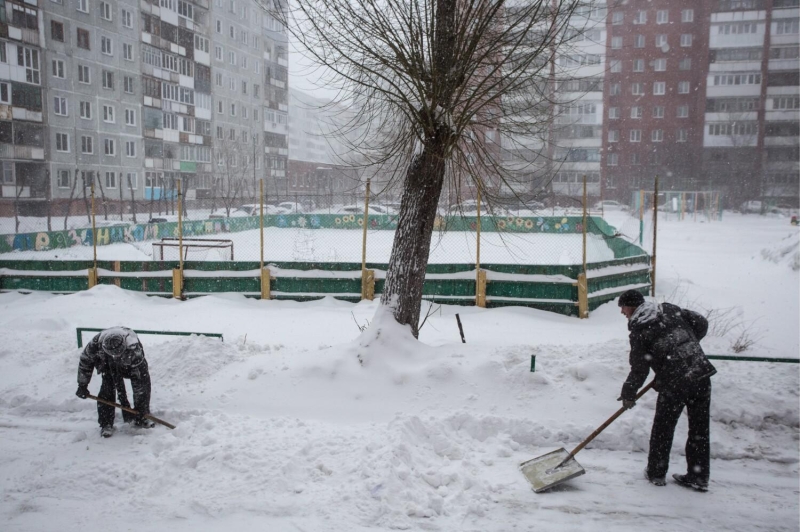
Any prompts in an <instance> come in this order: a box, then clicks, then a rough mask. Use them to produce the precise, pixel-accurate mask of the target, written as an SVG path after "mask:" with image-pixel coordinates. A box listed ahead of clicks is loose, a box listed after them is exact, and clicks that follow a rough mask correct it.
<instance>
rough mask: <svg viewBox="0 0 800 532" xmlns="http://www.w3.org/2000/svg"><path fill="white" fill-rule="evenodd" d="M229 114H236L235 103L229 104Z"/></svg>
mask: <svg viewBox="0 0 800 532" xmlns="http://www.w3.org/2000/svg"><path fill="white" fill-rule="evenodd" d="M231 116H236V104H235V103H232V104H231Z"/></svg>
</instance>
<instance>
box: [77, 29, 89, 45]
mask: <svg viewBox="0 0 800 532" xmlns="http://www.w3.org/2000/svg"><path fill="white" fill-rule="evenodd" d="M77 33H78V48H83V49H84V50H91V45H90V41H91V39H90V38H89V32H88V31H87V30H85V29H83V28H78V30H77Z"/></svg>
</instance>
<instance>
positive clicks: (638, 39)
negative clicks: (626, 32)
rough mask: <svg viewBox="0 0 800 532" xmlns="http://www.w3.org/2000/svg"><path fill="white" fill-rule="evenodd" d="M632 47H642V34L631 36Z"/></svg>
mask: <svg viewBox="0 0 800 532" xmlns="http://www.w3.org/2000/svg"><path fill="white" fill-rule="evenodd" d="M633 47H634V48H644V35H634V36H633Z"/></svg>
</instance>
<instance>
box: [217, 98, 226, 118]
mask: <svg viewBox="0 0 800 532" xmlns="http://www.w3.org/2000/svg"><path fill="white" fill-rule="evenodd" d="M224 112H225V111H223V105H222V100H218V101H217V114H220V115H221V114H222V113H224Z"/></svg>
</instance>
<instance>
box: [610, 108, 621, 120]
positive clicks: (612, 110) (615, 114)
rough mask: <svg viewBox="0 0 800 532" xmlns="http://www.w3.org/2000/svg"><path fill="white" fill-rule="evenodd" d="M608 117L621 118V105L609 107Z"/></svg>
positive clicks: (611, 118) (612, 118)
mask: <svg viewBox="0 0 800 532" xmlns="http://www.w3.org/2000/svg"><path fill="white" fill-rule="evenodd" d="M608 118H609V120H616V119H618V118H619V107H609V108H608Z"/></svg>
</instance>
